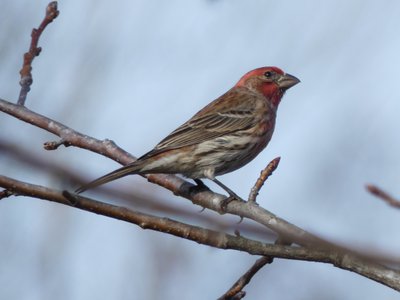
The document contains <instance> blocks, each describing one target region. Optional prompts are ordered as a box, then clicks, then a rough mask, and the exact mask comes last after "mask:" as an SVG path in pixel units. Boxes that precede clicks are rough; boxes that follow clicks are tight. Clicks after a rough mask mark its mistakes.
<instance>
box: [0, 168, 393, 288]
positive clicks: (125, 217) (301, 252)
mask: <svg viewBox="0 0 400 300" xmlns="http://www.w3.org/2000/svg"><path fill="white" fill-rule="evenodd" d="M0 186H1V187H3V188H5V189H6V190H8V191H10V192H12V193H14V194H18V195H23V196H29V197H34V198H39V199H45V200H49V201H53V202H57V203H61V204H64V205H68V206H73V207H75V208H79V209H82V210H86V211H89V212H93V213H96V214H100V215H104V216H108V217H112V218H115V219H119V220H122V221H126V222H129V223H133V224H136V225H138V226H140V227H142V228H143V229H151V230H155V231H160V232H164V233H167V234H171V235H174V236H178V237H182V238H185V239H188V240H191V241H195V242H197V243H201V244H204V245H208V246H211V247H215V248H220V249H233V250H238V251H244V252H247V253H249V254H253V255H262V256H271V257H276V258H284V259H295V260H304V261H316V262H322V263H330V264H332V265H335V266H336V267H339V268H341V269H345V270H349V271H353V272H355V273H358V274H360V275H362V276H365V277H367V278H370V279H372V280H375V281H377V282H380V283H382V284H384V285H387V286H389V287H391V288H393V289H396V290H398V291H400V271H398V270H394V269H390V268H388V267H385V266H383V265H380V264H377V263H375V262H371V261H368V260H365V259H362V258H360V257H356V256H354V255H353V254H351V253H342V252H339V251H333V250H328V249H325V248H324V249H312V248H307V247H291V246H285V245H272V244H264V243H261V242H259V241H254V240H251V239H247V238H244V237H242V236H234V235H229V234H226V233H221V232H218V231H213V230H209V229H203V228H201V227H197V226H192V225H188V224H185V223H182V222H177V221H174V220H171V219H168V218H160V217H156V216H153V215H149V214H144V213H140V212H137V211H134V210H130V209H128V208H125V207H118V206H115V205H111V204H107V203H102V202H99V201H95V200H92V199H90V198H87V197H82V196H78V195H73V194H70V193H68V192H62V191H57V190H54V189H49V188H46V187H43V186H39V185H33V184H29V183H26V182H21V181H18V180H15V179H12V178H9V177H6V176H1V175H0Z"/></svg>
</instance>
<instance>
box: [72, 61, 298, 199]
mask: <svg viewBox="0 0 400 300" xmlns="http://www.w3.org/2000/svg"><path fill="white" fill-rule="evenodd" d="M299 82H300V80H299V79H298V78H296V77H295V76H293V75H290V74H287V73H285V72H283V71H282V70H281V69H280V68H278V67H261V68H257V69H254V70H252V71H249V72H247V73H246V74H245V75H243V76H242V77H241V78H240V80H239V81H238V82H237V83H236V84H235V85H234V86H233V87H232V88H231V89H229V90H228V91H227V92H226V93H225V94H223V95H222V96H220V97H218V98H217V99H215V100H214V101H212V102H211V103H209V104H208V105H206V106H205V107H204V108H202V109H201V110H200V111H198V112H197V113H196V114H195V115H194V116H193V117H191V118H190V119H189V120H188V121H186V122H185V123H184V124H182V125H181V126H179V127H178V128H177V129H175V130H174V131H173V132H171V133H170V134H169V135H168V136H167V137H165V138H164V139H163V140H162V141H161V142H159V143H158V144H157V145H156V146H155V147H154V148H153V149H152V150H151V151H149V152H148V153H146V154H144V155H143V156H141V157H139V158H138V159H137V160H136V161H134V162H132V163H129V164H127V165H125V166H123V167H121V168H119V169H117V170H115V171H112V172H110V173H108V174H106V175H104V176H102V177H100V178H98V179H95V180H94V181H92V182H89V183H87V184H85V185H83V186H81V187H80V188H78V189H77V190H76V191H75V192H76V193H77V194H80V193H82V192H84V191H86V190H88V189H92V188H95V187H97V186H99V185H102V184H105V183H108V182H110V181H113V180H116V179H118V178H121V177H124V176H127V175H131V174H142V175H143V174H160V173H161V174H181V175H183V176H185V177H187V178H191V179H194V180H195V182H196V183H197V185H198V186H200V185H204V184H203V182H202V181H201V179H204V178H206V179H209V180H211V181H213V182H215V183H216V184H217V185H219V186H220V187H221V188H222V189H224V190H225V191H226V192H227V193H228V194H229V197H230V198H236V199H238V200H241V198H240V197H239V196H238V195H237V194H236V193H234V192H233V191H232V190H231V189H230V188H228V187H227V186H226V185H224V184H223V183H222V182H221V181H219V180H218V179H217V178H216V176H219V175H223V174H226V173H229V172H232V171H235V170H237V169H239V168H241V167H243V166H244V165H246V164H247V163H249V162H250V161H252V160H253V159H254V158H255V157H256V156H257V155H258V154H259V153H260V152H261V151H262V150H263V149H264V148H265V147H266V146H267V144H268V143H269V141H270V140H271V137H272V134H273V132H274V128H275V119H276V112H277V108H278V105H279V103H280V101H281V99H282V97H283V95H284V94H285V92H286V91H287V90H288V89H289V88H291V87H293V86H294V85H296V84H298V83H299Z"/></svg>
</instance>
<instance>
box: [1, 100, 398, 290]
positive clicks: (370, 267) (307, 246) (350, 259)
mask: <svg viewBox="0 0 400 300" xmlns="http://www.w3.org/2000/svg"><path fill="white" fill-rule="evenodd" d="M0 111H3V112H5V113H7V114H9V115H11V116H14V117H16V118H18V119H20V120H22V121H24V122H27V123H30V124H32V125H34V126H37V127H40V128H43V129H44V130H47V131H48V132H51V133H53V134H55V135H57V136H59V137H60V138H62V139H63V140H64V141H67V142H68V143H69V144H70V145H73V146H77V147H80V148H83V149H87V150H90V151H93V152H96V153H99V154H101V155H104V156H106V157H109V158H111V159H114V160H116V161H118V162H120V163H122V164H127V163H129V162H132V161H133V160H134V157H133V156H132V155H130V154H129V153H127V152H126V151H124V150H122V149H121V148H119V147H117V146H116V145H115V144H114V143H113V142H111V141H108V140H105V141H100V140H97V139H94V138H91V137H89V136H87V135H84V134H81V133H79V132H77V131H74V130H72V129H71V128H69V127H67V126H65V125H63V124H61V123H59V122H57V121H54V120H52V119H50V118H47V117H45V116H42V115H40V114H37V113H35V112H33V111H31V110H29V109H27V108H26V107H24V106H19V105H16V104H13V103H10V102H8V101H5V100H2V99H0ZM146 177H147V179H148V181H150V182H153V183H156V184H158V185H160V186H163V187H165V188H167V189H169V190H170V191H172V192H173V193H174V194H175V195H178V196H182V197H184V198H187V199H189V200H190V201H192V202H193V203H194V204H197V205H200V206H202V207H205V208H209V209H211V210H214V211H216V212H220V209H221V202H222V201H223V200H225V199H226V197H224V196H223V195H220V194H217V193H213V192H212V191H196V189H193V188H191V187H194V185H193V184H191V183H189V182H187V181H185V180H183V179H181V178H179V177H177V176H173V175H164V174H158V175H147V176H146ZM2 180H3V181H2V182H1V184H0V186H2V187H4V188H6V189H9V190H11V191H16V192H18V193H20V194H23V195H26V196H32V197H37V198H42V199H43V198H44V196H43V194H42V193H43V192H44V191H46V190H43V189H45V188H43V187H39V188H38V190H37V189H35V190H34V192H32V189H33V187H35V186H33V185H30V186H28V185H27V184H26V183H21V184H22V186H20V187H21V189H18V190H17V189H16V186H17V182H16V181H13V183H10V180H11V179H9V178H8V179H7V178H6V177H2ZM4 180H5V181H4ZM38 191H40V192H41V193H39V194H37V192H38ZM50 191H51V195H50V196H49V195H47V198H44V199H47V200H51V201H56V202H60V203H63V204H65V201H66V199H65V198H64V197H63V196H62V194H61V193H60V192H58V193H55V192H54V190H50ZM53 193H55V194H53ZM79 199H87V198H79ZM84 203H86V202H84ZM96 203H97V204H96V205H97V206H98V207H100V208H104V207H103V206H101V205H100V202H96ZM102 205H103V204H102ZM82 209H85V210H89V211H95V210H94V208H93V207H92V206H89V207H85V208H82ZM226 212H227V213H230V214H233V215H237V216H240V217H244V218H249V219H252V220H254V221H256V222H258V223H259V224H262V225H264V226H266V227H268V228H270V229H271V230H272V231H274V232H275V233H277V234H278V235H279V237H280V238H283V239H285V240H289V241H291V242H293V243H296V244H298V245H301V246H303V247H304V248H293V247H288V248H285V246H279V247H284V248H279V249H281V250H282V251H283V252H279V251H276V252H273V253H272V252H269V251H265V250H262V251H261V249H260V248H258V247H259V245H264V244H262V243H260V242H256V241H253V242H251V243H250V244H249V245H248V247H250V248H243V247H245V245H241V244H240V243H239V245H237V248H230V247H232V246H229V247H228V246H227V248H225V249H236V250H240V251H242V250H243V249H247V250H248V252H249V253H251V254H258V255H262V256H265V255H271V256H275V257H280V258H291V259H303V260H307V261H308V260H313V261H320V262H328V263H332V264H333V265H335V266H337V267H339V268H342V269H345V270H351V271H353V272H356V273H358V274H361V275H363V276H365V277H368V278H370V279H373V280H375V281H377V282H380V283H382V284H385V285H387V286H390V287H392V288H394V289H396V290H399V291H400V272H399V271H397V270H392V269H390V268H387V267H385V266H382V265H380V264H377V263H375V262H374V261H370V260H365V259H362V258H360V257H358V256H356V255H355V254H354V253H352V252H351V251H349V250H346V249H343V248H341V247H338V246H336V245H333V244H331V243H329V242H327V241H324V240H322V239H320V238H318V237H316V236H315V235H312V234H310V233H308V232H307V231H305V230H303V229H301V228H299V227H297V226H295V225H293V224H291V223H289V222H287V221H285V220H283V219H281V218H279V217H277V216H276V215H274V214H272V213H271V212H269V211H268V210H266V209H264V208H262V207H260V206H258V205H254V204H247V203H242V202H239V201H232V202H231V203H229V204H228V206H227V207H226ZM96 213H101V209H100V211H99V212H97V211H96ZM126 213H127V210H126V209H123V211H122V212H121V211H118V213H117V215H118V216H116V218H117V219H121V218H122V217H123V216H124V215H125V214H126ZM104 215H107V216H110V215H109V214H104ZM163 220H165V219H163ZM146 224H148V223H146ZM157 226H158V225H157ZM154 230H156V229H154ZM171 234H172V233H171ZM176 235H177V234H176ZM237 238H240V237H237ZM235 241H237V240H235ZM241 241H242V242H243V241H244V240H241ZM257 245H258V246H257ZM275 246H277V245H275ZM246 247H247V246H246ZM286 247H287V246H286ZM274 249H277V248H274ZM289 249H290V251H298V252H296V255H293V252H290V255H289V256H287V255H288V252H287V251H288V250H289ZM293 249H295V250H293ZM315 249H320V250H315ZM345 250H346V251H347V252H345ZM327 251H329V253H331V254H330V255H327ZM300 252H301V253H300ZM295 257H297V258H295ZM300 257H301V258H300Z"/></svg>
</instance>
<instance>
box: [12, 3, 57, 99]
mask: <svg viewBox="0 0 400 300" xmlns="http://www.w3.org/2000/svg"><path fill="white" fill-rule="evenodd" d="M58 14H59V11H58V10H57V1H53V2H50V3H49V4H48V5H47V8H46V16H45V17H44V19H43V21H42V23H41V24H40V26H39V28H37V29H36V28H33V29H32V33H31V45H30V47H29V51H28V52H26V53H25V54H24V62H23V65H22V69H21V71H20V72H19V73H20V74H21V81H20V82H19V84H20V85H21V91H20V93H19V97H18V104H19V105H25V101H26V96H27V95H28V93H29V91H30V89H31V84H32V82H33V79H32V62H33V59H34V58H35V57H36V56H39V54H40V51H42V48H40V47H38V43H39V38H40V36H41V35H42V32H43V31H44V29H45V28H46V26H47V25H49V24H50V23H51V22H53V20H54V19H55V18H57V16H58Z"/></svg>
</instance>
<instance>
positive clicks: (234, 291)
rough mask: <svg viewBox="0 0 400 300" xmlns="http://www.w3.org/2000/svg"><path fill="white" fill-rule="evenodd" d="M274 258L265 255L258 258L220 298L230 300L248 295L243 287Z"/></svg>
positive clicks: (220, 299)
mask: <svg viewBox="0 0 400 300" xmlns="http://www.w3.org/2000/svg"><path fill="white" fill-rule="evenodd" d="M272 261H273V259H272V258H271V257H270V256H263V257H261V258H259V259H257V260H256V262H255V263H254V265H252V266H251V268H250V269H249V270H248V271H247V272H246V273H244V274H243V275H242V276H241V277H240V278H239V279H238V280H237V281H236V282H235V283H234V284H233V286H232V287H231V288H230V289H229V290H228V291H227V292H226V293H225V294H224V295H222V296H221V297H220V298H218V300H230V299H241V298H243V297H244V296H245V295H246V292H244V291H242V290H243V288H244V287H245V286H246V285H247V284H248V283H249V282H250V280H251V279H252V278H253V276H254V275H255V274H256V273H257V272H258V271H259V270H260V269H261V268H262V267H264V266H265V265H266V264H270V263H271V262H272Z"/></svg>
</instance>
